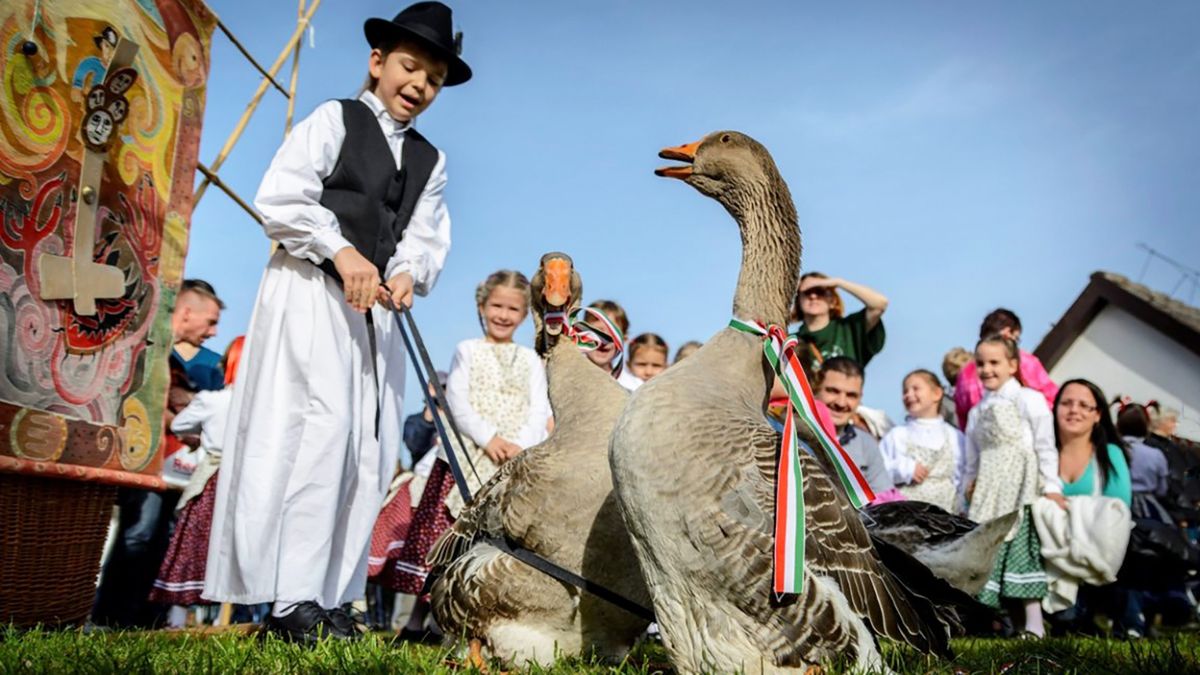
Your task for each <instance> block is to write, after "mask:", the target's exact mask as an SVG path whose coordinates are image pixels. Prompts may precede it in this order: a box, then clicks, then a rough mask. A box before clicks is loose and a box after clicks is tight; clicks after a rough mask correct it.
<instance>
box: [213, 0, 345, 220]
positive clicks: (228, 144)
mask: <svg viewBox="0 0 1200 675" xmlns="http://www.w3.org/2000/svg"><path fill="white" fill-rule="evenodd" d="M320 5H321V0H313V3H312V5H310V6H309V8H308V11H307V12H306V13H305V14H304V17H303V18H302V19H301V20H300V21H299V22H298V23H297V25H296V31H295V32H294V33H292V37H291V39H290V40H288V41H287V44H286V45H285V46H284V48H283V51H281V52H280V53H279V58H277V59H275V63H273V64H272V65H271V67H270V69H269V70H268V72H270V74H271V75H272V76H274V75H275V74H276V73H278V72H279V69H280V68H282V67H283V62H284V61H286V60H287V57H288V54H289V53H291V51H292V49H293V48H294V47H295V45H296V42H297V41H298V40H299V39H300V38H301V37H302V36H303V35H304V29H305V28H306V27H308V22H309V21H311V20H312V16H313V14H314V13H315V12H316V11H317V7H319V6H320ZM266 91H267V81H266V80H265V79H264V80H263V81H262V82H260V83H259V85H258V90H257V91H255V92H254V96H253V97H252V98H251V99H250V103H249V104H248V105H247V106H246V110H245V111H244V112H243V113H242V117H241V119H239V120H238V123H237V126H235V127H234V128H233V132H232V133H230V134H229V138H227V139H225V146H224V147H222V148H221V152H219V153H217V158H216V159H214V160H213V162H212V164H211V165H210V166H209V169H208V170H209V171H210V172H212V173H215V172H217V171H219V170H220V169H221V165H222V164H224V163H225V158H227V157H228V156H229V153H230V151H232V150H233V146H234V144H236V143H237V142H238V139H239V138H241V137H242V132H244V131H245V130H246V124H247V123H248V122H249V121H250V116H251V115H253V114H254V111H255V110H256V109H257V108H258V104H259V102H260V101H261V100H262V95H263V94H264V93H266ZM210 182H211V180H210V179H209V178H208V174H207V173H206V174H205V179H204V180H203V181H201V183H200V185H199V186H198V187H197V188H196V193H195V196H193V197H192V208H193V209H195V208H196V204H198V203H200V199H201V198H202V197H203V196H204V191H205V190H206V189H208V184H209V183H210Z"/></svg>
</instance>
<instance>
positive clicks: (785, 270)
mask: <svg viewBox="0 0 1200 675" xmlns="http://www.w3.org/2000/svg"><path fill="white" fill-rule="evenodd" d="M727 208H729V211H730V213H731V214H732V215H733V217H734V218H735V219H737V221H738V226H739V229H740V230H741V235H742V266H741V271H740V272H739V273H738V282H737V291H736V292H735V293H734V297H733V313H734V316H737V317H740V318H743V319H753V320H758V321H763V322H766V323H768V324H778V325H782V326H786V325H787V320H788V312H789V309H790V307H791V304H792V300H793V298H794V296H795V293H796V283H797V281H798V279H799V276H800V229H799V225H798V223H797V217H796V207H795V205H793V203H792V198H791V194H790V193H789V192H788V189H787V186H786V185H784V184H783V181H782V180H778V181H777V185H775V186H772V187H771V188H768V189H760V190H754V191H747V194H746V195H745V197H744V198H743V199H742V200H740V201H739V202H737V203H735V204H733V205H727Z"/></svg>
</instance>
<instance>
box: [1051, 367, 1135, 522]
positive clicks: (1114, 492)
mask: <svg viewBox="0 0 1200 675" xmlns="http://www.w3.org/2000/svg"><path fill="white" fill-rule="evenodd" d="M1104 402H1105V398H1104V392H1102V391H1100V387H1097V386H1096V385H1095V384H1092V383H1091V382H1089V381H1087V380H1071V381H1069V382H1067V383H1065V384H1063V386H1062V388H1061V389H1059V390H1058V396H1057V397H1056V398H1055V399H1054V442H1055V445H1057V446H1058V475H1059V477H1060V478H1062V482H1063V496H1065V497H1077V496H1083V495H1095V494H1100V495H1103V496H1105V497H1115V498H1117V499H1120V500H1121V501H1123V502H1125V505H1126V506H1128V505H1129V502H1130V498H1131V496H1132V489H1131V487H1130V482H1129V461H1128V460H1127V459H1126V457H1125V447H1124V442H1123V441H1122V440H1121V437H1120V435H1118V434H1117V428H1116V427H1115V426H1114V425H1113V421H1112V416H1111V415H1109V413H1108V408H1107V407H1105V405H1104ZM1097 472H1098V473H1099V475H1098V476H1097ZM1097 488H1099V490H1098V491H1097Z"/></svg>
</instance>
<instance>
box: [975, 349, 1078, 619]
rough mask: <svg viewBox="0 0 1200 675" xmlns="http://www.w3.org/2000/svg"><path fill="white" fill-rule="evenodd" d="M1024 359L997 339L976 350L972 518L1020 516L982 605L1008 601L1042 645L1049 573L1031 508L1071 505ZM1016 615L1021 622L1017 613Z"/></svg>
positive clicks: (1049, 420) (1042, 401) (1048, 422)
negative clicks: (1039, 503) (1025, 381)
mask: <svg viewBox="0 0 1200 675" xmlns="http://www.w3.org/2000/svg"><path fill="white" fill-rule="evenodd" d="M1019 359H1020V353H1019V352H1018V351H1017V344H1016V343H1015V342H1013V341H1012V340H1008V339H1006V338H1003V337H1000V336H993V337H987V338H984V339H983V340H980V341H979V344H978V345H977V346H976V347H975V365H976V369H977V370H978V372H979V379H980V381H981V382H982V384H983V388H984V395H983V399H982V400H981V401H980V402H979V404H978V405H976V406H975V407H974V408H972V409H971V412H970V414H969V415H968V416H967V462H966V464H967V468H966V470H965V474H966V481H967V499H968V500H970V508H969V509H968V511H967V515H968V517H970V518H971V520H974V521H975V522H977V523H981V522H984V521H987V520H991V519H993V518H998V517H1000V516H1003V515H1006V514H1009V513H1012V512H1014V511H1019V512H1020V513H1021V517H1020V520H1019V521H1018V523H1017V524H1016V525H1014V526H1013V530H1012V531H1011V532H1009V533H1008V537H1007V539H1006V540H1005V542H1004V544H1003V545H1002V546H1001V547H1000V552H999V553H998V554H997V555H996V563H995V566H994V567H993V568H992V574H991V578H989V579H988V582H987V584H986V585H985V586H984V589H983V592H982V593H980V595H979V599H980V600H981V601H982V602H984V603H986V604H988V605H990V606H992V607H1000V605H1001V601H1002V600H1008V601H1009V602H1010V604H1013V605H1018V606H1019V607H1021V608H1023V609H1024V615H1025V626H1024V630H1025V631H1026V632H1028V633H1032V634H1033V635H1036V636H1038V637H1042V636H1043V635H1045V628H1044V627H1043V623H1042V605H1041V599H1042V597H1043V596H1045V594H1046V573H1045V570H1044V568H1043V567H1042V558H1041V552H1040V543H1039V541H1038V536H1037V530H1036V529H1035V528H1034V527H1033V523H1032V522H1031V518H1030V509H1029V505H1030V504H1032V503H1033V501H1034V500H1035V499H1037V497H1038V495H1043V496H1045V497H1047V498H1049V499H1051V500H1053V501H1055V502H1057V503H1059V505H1060V506H1063V508H1066V499H1065V498H1064V497H1063V495H1062V482H1061V481H1060V480H1059V477H1058V450H1057V448H1056V447H1055V444H1054V418H1053V416H1052V415H1051V414H1050V407H1049V406H1048V405H1046V397H1045V396H1043V395H1042V394H1041V393H1040V392H1038V391H1036V390H1034V389H1030V388H1028V387H1023V386H1021V382H1020V380H1019V379H1018V373H1019V372H1020V360H1019ZM1013 614H1014V619H1016V617H1017V616H1019V614H1020V612H1013ZM1014 622H1015V621H1014Z"/></svg>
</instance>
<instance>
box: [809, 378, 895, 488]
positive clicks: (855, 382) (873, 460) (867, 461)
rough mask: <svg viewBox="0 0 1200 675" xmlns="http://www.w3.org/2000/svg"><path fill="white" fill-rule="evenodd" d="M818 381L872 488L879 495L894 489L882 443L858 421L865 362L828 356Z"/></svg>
mask: <svg viewBox="0 0 1200 675" xmlns="http://www.w3.org/2000/svg"><path fill="white" fill-rule="evenodd" d="M817 382H818V384H817V398H819V399H820V400H821V402H822V403H824V404H825V405H826V406H828V407H829V413H830V415H831V416H832V417H833V423H834V425H835V426H836V427H837V434H838V442H839V443H841V445H842V447H843V448H845V450H846V452H847V453H849V454H850V459H852V460H853V461H854V463H855V464H857V465H858V469H859V471H861V472H862V474H863V477H864V478H866V479H867V483H869V484H870V486H871V490H872V491H873V492H874V493H875V494H876V495H881V494H883V493H885V492H888V491H889V490H892V489H893V488H894V487H895V486H894V485H893V484H892V477H891V474H890V473H888V468H887V464H885V463H884V461H883V455H882V454H881V453H880V452H879V443H878V442H877V441H876V440H875V437H874V436H872V435H871V434H870V433H868V432H867V430H866V429H865V428H863V427H860V426H856V425H855V423H854V415H855V411H856V410H857V409H858V405H859V403H860V402H861V401H862V391H863V370H862V366H860V365H858V363H857V362H855V361H854V360H853V359H848V358H846V357H844V356H835V357H833V358H830V359H826V360H825V362H824V363H822V364H821V370H820V372H819V373H818V377H817Z"/></svg>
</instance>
